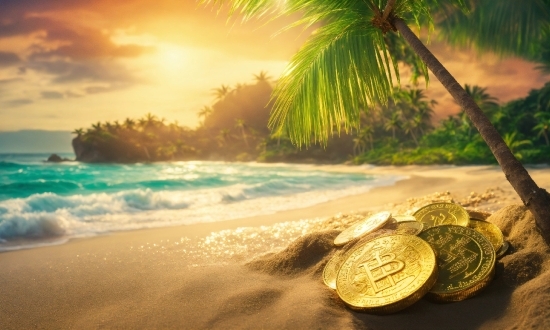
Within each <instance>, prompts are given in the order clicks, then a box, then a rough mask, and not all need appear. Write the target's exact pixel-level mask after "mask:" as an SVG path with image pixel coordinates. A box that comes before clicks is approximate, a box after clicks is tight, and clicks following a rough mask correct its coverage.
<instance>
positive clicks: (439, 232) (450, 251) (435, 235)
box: [418, 225, 496, 301]
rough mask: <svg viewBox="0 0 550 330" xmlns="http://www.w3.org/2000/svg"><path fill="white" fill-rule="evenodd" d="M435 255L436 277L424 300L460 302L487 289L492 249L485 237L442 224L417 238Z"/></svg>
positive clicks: (460, 227)
mask: <svg viewBox="0 0 550 330" xmlns="http://www.w3.org/2000/svg"><path fill="white" fill-rule="evenodd" d="M418 236H419V237H420V238H423V239H424V240H426V242H428V243H429V244H430V245H431V246H432V248H433V249H434V250H435V251H436V254H437V263H438V266H439V276H438V278H437V281H436V283H435V285H434V286H433V287H432V288H431V290H430V292H428V294H427V295H426V297H428V298H431V299H432V300H436V301H460V300H464V299H466V298H469V297H471V296H473V295H475V294H476V293H477V292H479V291H480V290H481V289H483V288H484V287H486V286H487V285H488V284H489V283H490V281H491V280H492V278H493V276H494V270H495V260H496V255H495V250H494V249H493V245H492V244H491V242H489V240H488V239H487V238H485V236H483V235H482V234H480V233H478V232H477V231H475V230H473V229H471V228H468V227H462V226H456V225H443V226H437V227H432V228H428V229H426V230H424V231H423V232H422V233H420V235H418Z"/></svg>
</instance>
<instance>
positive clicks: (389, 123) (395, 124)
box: [384, 110, 401, 140]
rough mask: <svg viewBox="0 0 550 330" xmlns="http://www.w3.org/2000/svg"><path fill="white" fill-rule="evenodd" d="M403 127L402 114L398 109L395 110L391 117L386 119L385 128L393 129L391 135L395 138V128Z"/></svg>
mask: <svg viewBox="0 0 550 330" xmlns="http://www.w3.org/2000/svg"><path fill="white" fill-rule="evenodd" d="M400 128H401V116H400V114H399V112H398V111H396V110H394V111H393V112H392V113H391V116H390V118H387V119H386V123H385V124H384V129H385V130H386V131H390V130H391V136H392V138H393V139H394V140H395V130H396V129H400Z"/></svg>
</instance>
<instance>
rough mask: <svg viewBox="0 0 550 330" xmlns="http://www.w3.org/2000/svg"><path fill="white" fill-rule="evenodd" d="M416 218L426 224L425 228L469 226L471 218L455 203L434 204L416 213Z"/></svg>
mask: <svg viewBox="0 0 550 330" xmlns="http://www.w3.org/2000/svg"><path fill="white" fill-rule="evenodd" d="M413 215H414V217H415V218H416V220H417V221H420V222H422V223H424V227H425V228H430V227H434V226H440V225H458V226H464V227H466V226H468V222H469V221H470V217H469V216H468V212H466V210H465V209H464V208H463V207H462V206H460V205H458V204H454V203H434V204H430V205H426V206H424V207H422V208H420V209H419V210H418V211H416V212H415V213H414V214H413Z"/></svg>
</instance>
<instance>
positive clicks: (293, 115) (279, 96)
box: [269, 11, 398, 145]
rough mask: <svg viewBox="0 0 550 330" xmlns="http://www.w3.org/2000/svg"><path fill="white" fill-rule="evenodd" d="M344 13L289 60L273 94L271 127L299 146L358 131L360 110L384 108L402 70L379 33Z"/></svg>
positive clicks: (356, 16) (360, 18) (357, 16)
mask: <svg viewBox="0 0 550 330" xmlns="http://www.w3.org/2000/svg"><path fill="white" fill-rule="evenodd" d="M363 17H364V16H362V15H361V13H359V12H352V11H346V12H345V13H342V14H341V17H340V18H339V19H338V20H335V21H332V22H329V23H327V24H326V25H324V26H323V27H321V28H319V29H318V30H317V33H316V34H315V35H314V36H313V37H312V38H311V40H309V41H308V42H307V43H306V45H305V46H304V48H303V49H301V50H300V51H299V52H298V53H297V54H296V55H295V56H294V57H293V58H292V60H291V62H290V65H289V66H288V68H287V69H286V71H285V73H284V74H283V76H282V78H281V79H280V80H279V83H278V85H277V86H276V89H275V91H274V94H273V96H274V99H275V103H274V108H273V113H272V117H271V119H270V123H269V125H270V127H271V128H273V129H278V128H280V127H282V126H287V127H288V132H289V137H290V139H291V140H292V141H293V142H294V143H297V144H298V145H304V144H306V145H307V144H309V143H310V142H311V141H312V140H314V141H320V142H326V141H327V139H328V138H329V136H330V135H332V133H333V131H335V130H336V131H338V132H339V131H340V129H341V128H343V129H345V130H346V131H349V130H351V129H353V128H358V127H359V110H360V109H361V108H366V107H369V106H372V105H374V104H375V103H377V102H378V103H386V102H387V99H388V97H389V96H390V95H391V92H392V86H393V80H394V79H396V78H397V79H398V70H397V68H396V67H395V65H394V64H392V62H391V60H390V54H388V52H387V49H386V44H385V42H384V37H383V35H382V33H381V32H380V30H378V29H376V28H374V27H372V26H370V25H369V24H367V22H365V20H364V18H363Z"/></svg>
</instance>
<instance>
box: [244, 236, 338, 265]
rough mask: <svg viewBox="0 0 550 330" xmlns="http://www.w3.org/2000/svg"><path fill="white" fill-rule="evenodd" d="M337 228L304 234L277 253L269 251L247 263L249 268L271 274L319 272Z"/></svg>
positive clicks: (328, 252)
mask: <svg viewBox="0 0 550 330" xmlns="http://www.w3.org/2000/svg"><path fill="white" fill-rule="evenodd" d="M339 233H340V231H338V230H327V231H320V232H315V233H312V234H308V235H304V236H302V237H300V238H298V239H297V240H295V241H294V242H292V243H291V244H290V245H289V246H288V247H287V248H286V249H284V250H283V251H281V252H279V253H270V254H267V255H265V256H262V257H259V258H257V259H255V260H253V261H251V262H249V263H248V264H247V266H248V267H249V268H250V269H253V270H257V271H261V272H264V273H268V274H272V275H298V274H304V273H313V274H320V273H321V272H322V270H323V267H324V265H325V263H326V261H325V257H326V256H327V255H328V254H330V253H331V252H332V251H333V248H334V244H333V242H334V238H335V237H336V236H337V235H338V234H339Z"/></svg>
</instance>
